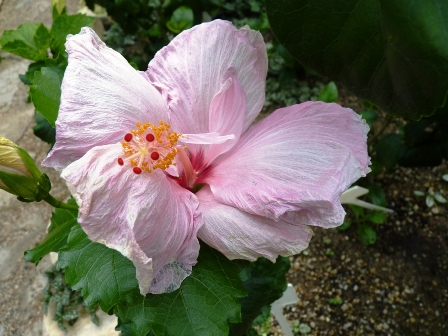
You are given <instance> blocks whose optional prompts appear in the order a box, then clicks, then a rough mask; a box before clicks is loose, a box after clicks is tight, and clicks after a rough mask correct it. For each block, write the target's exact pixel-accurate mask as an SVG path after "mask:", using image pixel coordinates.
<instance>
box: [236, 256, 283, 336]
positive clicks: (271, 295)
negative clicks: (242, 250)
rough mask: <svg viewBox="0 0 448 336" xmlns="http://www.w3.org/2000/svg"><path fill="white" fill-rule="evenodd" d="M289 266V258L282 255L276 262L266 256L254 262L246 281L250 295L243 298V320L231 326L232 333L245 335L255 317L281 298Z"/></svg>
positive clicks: (245, 285) (245, 286)
mask: <svg viewBox="0 0 448 336" xmlns="http://www.w3.org/2000/svg"><path fill="white" fill-rule="evenodd" d="M289 268H290V263H289V258H287V257H281V256H279V257H278V258H277V260H276V262H275V263H272V262H270V261H269V260H268V259H265V258H259V259H258V260H257V261H256V262H254V263H253V268H252V272H251V277H250V278H249V279H248V280H246V281H245V282H244V288H246V289H247V291H248V293H249V295H248V296H246V297H244V298H242V299H241V305H242V322H241V323H238V324H232V325H231V326H230V331H231V332H230V335H232V336H237V335H245V334H246V333H247V332H248V331H249V329H250V328H251V327H252V323H253V321H254V320H255V318H257V316H259V315H260V314H262V313H263V310H266V309H268V310H269V309H270V306H271V304H272V303H273V302H274V301H275V300H277V299H279V298H281V296H282V295H283V292H284V291H285V290H286V287H287V282H286V273H287V272H288V270H289Z"/></svg>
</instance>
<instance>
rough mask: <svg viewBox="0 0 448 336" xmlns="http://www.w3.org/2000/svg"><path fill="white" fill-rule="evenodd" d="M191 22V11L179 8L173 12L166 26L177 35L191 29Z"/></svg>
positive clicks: (192, 18)
mask: <svg viewBox="0 0 448 336" xmlns="http://www.w3.org/2000/svg"><path fill="white" fill-rule="evenodd" d="M193 20H194V15H193V10H192V9H191V8H190V7H186V6H181V7H179V8H178V9H176V10H175V11H174V12H173V15H171V20H169V21H168V22H167V23H166V26H167V27H168V29H169V30H171V31H172V32H173V33H175V34H178V33H180V32H181V31H182V30H185V29H189V28H191V27H193Z"/></svg>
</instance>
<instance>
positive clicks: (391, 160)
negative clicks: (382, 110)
mask: <svg viewBox="0 0 448 336" xmlns="http://www.w3.org/2000/svg"><path fill="white" fill-rule="evenodd" d="M375 150H376V159H377V160H378V162H379V163H381V164H382V165H383V166H384V167H385V168H386V169H391V168H392V167H394V166H395V164H397V162H398V160H400V158H401V157H402V156H403V154H404V152H405V150H406V147H405V145H404V143H403V136H402V135H401V134H388V135H386V136H384V137H382V138H381V139H380V140H379V141H378V143H377V145H376V149H375Z"/></svg>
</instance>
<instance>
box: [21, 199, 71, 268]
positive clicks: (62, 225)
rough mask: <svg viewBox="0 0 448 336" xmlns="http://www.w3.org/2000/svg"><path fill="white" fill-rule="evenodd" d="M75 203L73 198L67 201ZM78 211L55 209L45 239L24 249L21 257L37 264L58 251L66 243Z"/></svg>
mask: <svg viewBox="0 0 448 336" xmlns="http://www.w3.org/2000/svg"><path fill="white" fill-rule="evenodd" d="M68 203H69V204H72V205H76V202H75V200H73V199H71V200H69V201H68ZM77 218H78V212H77V211H74V210H66V209H55V210H54V211H53V214H52V216H51V224H50V227H49V228H48V234H47V236H46V237H45V239H44V240H43V241H42V242H41V243H40V244H39V245H38V246H36V247H35V248H33V249H31V250H28V251H25V253H24V256H23V258H24V259H25V260H26V261H29V262H32V263H35V264H37V263H38V262H39V261H40V260H41V259H42V258H43V257H44V256H46V255H47V254H48V253H50V252H59V250H60V249H61V248H62V247H64V246H65V245H66V244H67V237H68V235H69V233H70V229H71V228H72V227H73V226H74V225H75V224H76V223H77Z"/></svg>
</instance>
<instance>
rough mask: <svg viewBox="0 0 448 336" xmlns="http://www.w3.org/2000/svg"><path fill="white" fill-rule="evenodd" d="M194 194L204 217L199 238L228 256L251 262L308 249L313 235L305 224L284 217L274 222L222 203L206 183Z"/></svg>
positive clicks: (272, 259)
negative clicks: (260, 258) (295, 222)
mask: <svg viewBox="0 0 448 336" xmlns="http://www.w3.org/2000/svg"><path fill="white" fill-rule="evenodd" d="M196 196H197V197H198V199H199V202H200V206H199V209H200V211H201V212H202V216H203V218H204V225H202V226H201V228H200V229H199V231H198V237H199V238H200V239H201V240H203V241H204V242H205V243H207V244H208V245H210V246H212V247H213V248H215V249H217V250H218V251H220V252H221V253H223V254H224V255H225V256H226V257H227V258H229V259H247V260H252V261H254V260H256V259H257V258H259V257H265V258H268V259H269V260H271V261H272V262H275V260H276V258H277V256H278V255H283V256H289V255H293V254H297V253H299V252H301V251H302V250H304V249H305V248H307V247H308V243H309V241H310V239H311V237H312V235H313V232H312V230H311V229H310V228H309V227H308V226H306V225H300V224H294V223H291V222H288V221H286V220H285V219H280V220H279V221H278V222H276V221H274V220H272V219H268V218H266V217H261V216H256V215H250V214H248V213H246V212H243V211H241V210H239V209H237V208H234V207H232V206H228V205H225V204H222V203H220V202H219V201H217V200H216V199H215V197H214V196H213V194H212V193H211V191H210V188H209V187H208V186H204V187H203V188H202V189H201V190H200V191H199V192H198V193H197V194H196Z"/></svg>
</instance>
